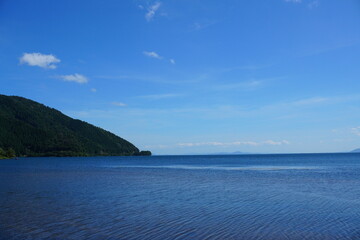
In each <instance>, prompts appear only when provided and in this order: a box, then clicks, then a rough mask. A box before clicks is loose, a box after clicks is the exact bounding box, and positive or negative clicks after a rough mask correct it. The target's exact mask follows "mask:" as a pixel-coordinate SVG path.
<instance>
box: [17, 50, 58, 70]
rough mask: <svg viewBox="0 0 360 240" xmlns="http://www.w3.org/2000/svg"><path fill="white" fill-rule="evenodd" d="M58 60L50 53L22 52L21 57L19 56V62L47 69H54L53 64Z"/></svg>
mask: <svg viewBox="0 0 360 240" xmlns="http://www.w3.org/2000/svg"><path fill="white" fill-rule="evenodd" d="M59 62H60V59H58V58H56V57H55V56H54V55H52V54H48V55H47V54H41V53H24V54H23V55H22V57H20V64H27V65H29V66H37V67H42V68H48V69H55V68H56V65H55V64H56V63H59Z"/></svg>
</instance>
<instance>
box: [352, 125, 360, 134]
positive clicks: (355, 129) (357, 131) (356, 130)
mask: <svg viewBox="0 0 360 240" xmlns="http://www.w3.org/2000/svg"><path fill="white" fill-rule="evenodd" d="M351 132H352V133H353V134H355V135H357V136H360V127H354V128H351Z"/></svg>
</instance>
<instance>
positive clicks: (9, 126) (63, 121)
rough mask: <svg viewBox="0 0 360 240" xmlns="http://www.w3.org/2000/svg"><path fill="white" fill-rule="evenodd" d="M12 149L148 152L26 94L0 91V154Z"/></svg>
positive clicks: (21, 153)
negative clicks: (19, 95)
mask: <svg viewBox="0 0 360 240" xmlns="http://www.w3.org/2000/svg"><path fill="white" fill-rule="evenodd" d="M12 149H13V150H15V154H16V156H99V155H101V156H114V155H126V156H131V155H151V153H150V152H149V151H141V152H140V151H139V149H138V148H137V147H135V146H134V145H133V144H132V143H130V142H128V141H126V140H125V139H122V138H120V137H118V136H116V135H115V134H113V133H111V132H108V131H106V130H104V129H101V128H99V127H95V126H93V125H91V124H89V123H86V122H84V121H81V120H76V119H72V118H70V117H68V116H66V115H64V114H62V113H61V112H60V111H58V110H56V109H53V108H49V107H46V106H45V105H43V104H40V103H37V102H34V101H32V100H29V99H26V98H22V97H16V96H5V95H0V154H1V152H9V154H11V152H12ZM0 157H1V156H0Z"/></svg>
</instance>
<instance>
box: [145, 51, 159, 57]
mask: <svg viewBox="0 0 360 240" xmlns="http://www.w3.org/2000/svg"><path fill="white" fill-rule="evenodd" d="M143 54H144V55H145V56H148V57H151V58H156V59H163V57H162V56H160V55H159V54H157V53H156V52H147V51H144V52H143Z"/></svg>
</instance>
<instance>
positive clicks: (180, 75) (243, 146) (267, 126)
mask: <svg viewBox="0 0 360 240" xmlns="http://www.w3.org/2000/svg"><path fill="white" fill-rule="evenodd" d="M0 46H1V47H0V49H1V52H0V83H1V88H0V93H1V94H6V95H18V96H23V97H26V98H30V99H33V100H35V101H38V102H41V103H43V104H45V105H47V106H50V107H53V108H56V109H59V110H60V111H62V112H63V113H65V114H67V115H69V116H71V117H74V118H78V119H81V120H84V121H87V122H90V123H92V124H94V125H97V126H100V127H102V128H104V129H107V130H109V131H112V132H114V133H115V134H117V135H119V136H121V137H123V138H125V139H127V140H129V141H131V142H133V143H134V144H135V145H136V146H138V147H139V148H140V149H149V150H151V151H152V152H153V153H155V154H188V153H215V152H233V151H243V152H252V153H287V152H337V151H350V150H352V149H354V148H358V147H360V91H359V90H360V2H359V1H358V0H347V1H342V0H257V1H236V0H226V1H216V0H208V1H200V0H181V1H175V0H168V1H165V0H163V1H142V0H128V1H126V0H124V1H112V0H107V1H91V0H87V1H80V0H62V1H58V0H36V1H27V0H23V1H20V0H2V1H0Z"/></svg>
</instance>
